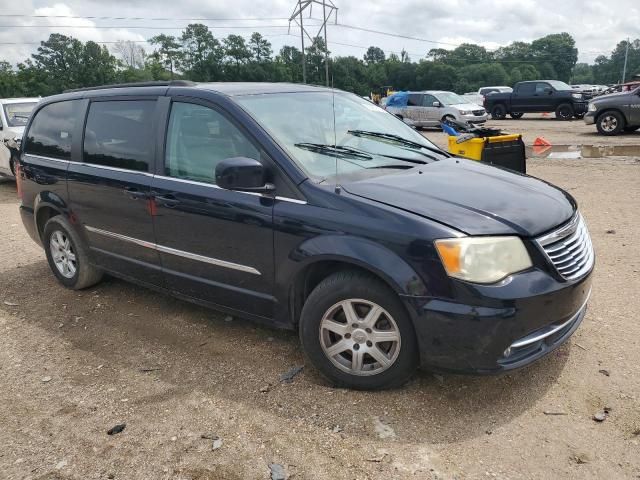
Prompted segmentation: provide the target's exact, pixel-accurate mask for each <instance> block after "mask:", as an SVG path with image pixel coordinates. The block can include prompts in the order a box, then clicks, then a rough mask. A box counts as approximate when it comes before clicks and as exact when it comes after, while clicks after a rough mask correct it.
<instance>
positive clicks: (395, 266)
mask: <svg viewBox="0 0 640 480" xmlns="http://www.w3.org/2000/svg"><path fill="white" fill-rule="evenodd" d="M322 261H337V262H343V263H346V264H352V265H355V266H358V267H360V268H363V269H365V270H368V271H370V272H371V273H373V274H374V275H376V276H378V277H379V278H381V279H382V280H384V281H385V282H386V283H387V284H388V285H389V286H390V287H391V288H393V290H394V291H395V292H396V293H397V294H398V295H405V296H412V297H422V296H425V295H427V289H426V286H425V284H424V283H423V281H422V280H421V279H420V276H419V275H418V274H417V273H416V271H415V270H414V269H413V268H412V267H411V266H410V265H409V264H408V263H407V262H405V261H404V260H403V259H402V258H401V257H400V256H399V255H397V254H396V253H395V252H393V251H392V250H390V249H388V248H386V247H385V246H383V245H381V244H379V243H376V242H373V241H371V240H368V239H365V238H359V237H355V236H345V235H322V236H318V237H314V238H311V239H308V240H306V241H304V242H303V243H301V244H300V245H298V246H297V248H296V249H295V250H293V251H292V252H291V253H290V254H289V256H288V258H287V260H286V261H285V262H284V264H282V265H279V268H278V269H277V273H276V275H277V277H278V278H277V279H276V282H277V284H279V285H283V286H284V285H287V284H290V283H291V282H292V281H293V280H294V279H296V278H297V277H298V275H299V274H300V273H301V272H303V271H304V270H305V269H306V268H307V267H309V266H310V265H311V264H314V263H317V262H322Z"/></svg>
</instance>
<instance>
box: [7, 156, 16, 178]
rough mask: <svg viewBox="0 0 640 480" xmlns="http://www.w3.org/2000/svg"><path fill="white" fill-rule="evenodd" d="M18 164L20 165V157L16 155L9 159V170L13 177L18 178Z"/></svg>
mask: <svg viewBox="0 0 640 480" xmlns="http://www.w3.org/2000/svg"><path fill="white" fill-rule="evenodd" d="M16 163H18V157H17V156H16V155H11V158H10V159H9V169H10V170H11V175H13V176H14V177H15V176H16Z"/></svg>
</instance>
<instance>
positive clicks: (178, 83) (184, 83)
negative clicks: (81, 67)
mask: <svg viewBox="0 0 640 480" xmlns="http://www.w3.org/2000/svg"><path fill="white" fill-rule="evenodd" d="M195 84H196V83H195V82H192V81H191V80H170V81H166V80H158V81H153V82H129V83H113V84H111V85H99V86H96V87H84V88H71V89H68V90H65V91H64V92H63V93H70V92H86V91H88V90H106V89H109V88H128V87H190V86H192V85H195Z"/></svg>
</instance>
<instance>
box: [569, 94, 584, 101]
mask: <svg viewBox="0 0 640 480" xmlns="http://www.w3.org/2000/svg"><path fill="white" fill-rule="evenodd" d="M571 96H572V97H573V98H575V99H577V100H581V99H582V94H581V93H572V94H571Z"/></svg>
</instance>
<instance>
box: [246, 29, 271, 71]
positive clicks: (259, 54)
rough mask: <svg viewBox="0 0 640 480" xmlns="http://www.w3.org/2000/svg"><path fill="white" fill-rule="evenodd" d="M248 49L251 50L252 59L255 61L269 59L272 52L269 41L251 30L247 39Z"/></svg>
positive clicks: (260, 61)
mask: <svg viewBox="0 0 640 480" xmlns="http://www.w3.org/2000/svg"><path fill="white" fill-rule="evenodd" d="M249 49H250V50H251V54H252V57H253V60H255V61H256V62H258V63H262V62H266V61H269V60H271V55H272V54H273V50H272V49H271V42H269V41H268V40H267V39H266V38H264V37H263V36H262V35H260V34H259V33H258V32H253V33H252V34H251V38H250V39H249Z"/></svg>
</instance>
